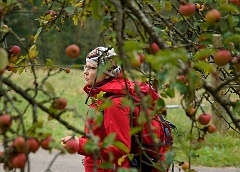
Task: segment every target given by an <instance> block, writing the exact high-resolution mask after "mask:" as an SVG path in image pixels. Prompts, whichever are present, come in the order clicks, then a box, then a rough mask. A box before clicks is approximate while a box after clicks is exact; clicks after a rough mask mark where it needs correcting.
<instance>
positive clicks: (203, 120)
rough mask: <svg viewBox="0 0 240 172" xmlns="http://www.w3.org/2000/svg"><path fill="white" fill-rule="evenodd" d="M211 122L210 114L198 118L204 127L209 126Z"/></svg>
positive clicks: (203, 114)
mask: <svg viewBox="0 0 240 172" xmlns="http://www.w3.org/2000/svg"><path fill="white" fill-rule="evenodd" d="M210 120H211V115H210V114H209V113H206V112H204V113H202V114H200V115H199V116H198V122H199V123H200V124H202V125H207V124H208V123H209V122H210Z"/></svg>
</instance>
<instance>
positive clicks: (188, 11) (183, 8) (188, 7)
mask: <svg viewBox="0 0 240 172" xmlns="http://www.w3.org/2000/svg"><path fill="white" fill-rule="evenodd" d="M195 12H196V7H195V4H194V3H189V4H185V5H183V4H180V5H179V13H180V14H182V15H184V16H192V15H193V14H194V13H195Z"/></svg>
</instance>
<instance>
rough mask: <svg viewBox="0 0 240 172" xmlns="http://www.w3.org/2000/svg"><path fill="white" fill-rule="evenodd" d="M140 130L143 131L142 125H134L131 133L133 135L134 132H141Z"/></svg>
mask: <svg viewBox="0 0 240 172" xmlns="http://www.w3.org/2000/svg"><path fill="white" fill-rule="evenodd" d="M140 131H142V127H140V126H137V127H132V128H131V131H130V135H131V136H133V135H134V134H137V133H139V132H140Z"/></svg>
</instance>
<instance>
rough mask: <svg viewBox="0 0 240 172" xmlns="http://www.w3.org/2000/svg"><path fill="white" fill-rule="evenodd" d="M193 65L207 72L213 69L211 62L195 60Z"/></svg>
mask: <svg viewBox="0 0 240 172" xmlns="http://www.w3.org/2000/svg"><path fill="white" fill-rule="evenodd" d="M194 66H195V67H197V68H198V69H201V70H203V71H205V72H208V73H210V72H211V71H212V70H213V68H212V66H211V64H210V63H208V62H206V61H198V62H195V63H194Z"/></svg>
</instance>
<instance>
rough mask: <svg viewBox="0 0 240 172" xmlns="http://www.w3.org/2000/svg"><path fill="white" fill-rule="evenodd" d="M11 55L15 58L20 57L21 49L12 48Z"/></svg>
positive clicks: (17, 47) (15, 46)
mask: <svg viewBox="0 0 240 172" xmlns="http://www.w3.org/2000/svg"><path fill="white" fill-rule="evenodd" d="M10 53H11V54H13V55H14V56H18V55H19V54H20V53H21V48H20V47H19V46H17V45H14V46H12V47H11V49H10Z"/></svg>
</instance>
